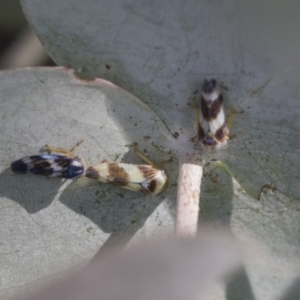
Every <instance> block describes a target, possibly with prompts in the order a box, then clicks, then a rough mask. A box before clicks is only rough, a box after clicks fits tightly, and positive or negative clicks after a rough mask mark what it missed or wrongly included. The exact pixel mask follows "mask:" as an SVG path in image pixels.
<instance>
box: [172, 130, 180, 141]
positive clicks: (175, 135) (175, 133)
mask: <svg viewBox="0 0 300 300" xmlns="http://www.w3.org/2000/svg"><path fill="white" fill-rule="evenodd" d="M173 136H174V138H175V139H177V138H178V137H179V133H178V132H177V131H175V132H174V133H173Z"/></svg>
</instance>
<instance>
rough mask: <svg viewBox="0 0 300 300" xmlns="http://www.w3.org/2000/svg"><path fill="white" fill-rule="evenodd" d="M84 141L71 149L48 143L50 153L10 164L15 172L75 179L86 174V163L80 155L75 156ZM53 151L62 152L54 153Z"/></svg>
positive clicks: (47, 148) (28, 157) (47, 147)
mask: <svg viewBox="0 0 300 300" xmlns="http://www.w3.org/2000/svg"><path fill="white" fill-rule="evenodd" d="M81 143H82V141H80V142H78V143H77V144H76V145H75V146H74V147H73V148H72V149H71V150H70V151H68V150H64V149H62V148H53V147H50V146H48V145H46V146H45V149H46V150H47V151H48V152H50V154H40V155H33V156H27V157H24V158H21V159H19V160H16V161H14V162H13V163H12V164H11V165H10V169H11V171H12V172H13V173H15V174H29V173H31V174H36V175H44V176H48V177H60V178H69V179H74V178H76V177H79V176H82V175H84V172H85V163H84V160H83V159H81V158H80V157H78V156H74V152H75V150H76V148H77V147H78V146H79V145H80V144H81ZM53 152H56V153H62V154H63V155H59V154H52V153H53Z"/></svg>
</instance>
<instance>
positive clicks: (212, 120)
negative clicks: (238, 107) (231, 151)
mask: <svg viewBox="0 0 300 300" xmlns="http://www.w3.org/2000/svg"><path fill="white" fill-rule="evenodd" d="M196 123H197V130H198V140H199V141H200V144H201V145H202V147H203V149H204V150H206V151H208V152H215V151H218V150H221V149H223V148H225V147H226V146H227V140H228V138H229V130H228V128H227V125H226V119H225V112H224V105H223V96H222V93H221V88H220V86H219V84H218V83H217V81H216V80H215V79H211V80H205V81H204V83H203V85H202V87H201V101H200V110H199V108H198V109H197V114H196Z"/></svg>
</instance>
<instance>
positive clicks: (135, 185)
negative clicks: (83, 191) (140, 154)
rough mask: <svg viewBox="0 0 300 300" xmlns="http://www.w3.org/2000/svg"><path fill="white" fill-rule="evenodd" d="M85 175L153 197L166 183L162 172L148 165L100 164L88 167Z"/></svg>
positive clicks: (165, 177)
mask: <svg viewBox="0 0 300 300" xmlns="http://www.w3.org/2000/svg"><path fill="white" fill-rule="evenodd" d="M85 175H86V176H87V177H89V178H93V179H95V180H98V181H100V182H103V183H105V182H106V183H110V184H114V185H117V186H119V187H122V188H125V189H128V190H132V191H136V192H142V193H145V194H153V195H156V194H158V193H159V192H162V191H163V190H164V189H163V187H164V186H165V184H166V181H167V176H166V175H165V173H164V171H162V170H157V169H155V168H153V167H152V166H150V165H132V164H122V163H102V164H99V165H96V166H92V167H89V168H88V169H87V170H86V174H85ZM158 175H159V176H158ZM157 179H159V181H158V182H157Z"/></svg>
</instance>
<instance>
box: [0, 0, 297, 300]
mask: <svg viewBox="0 0 300 300" xmlns="http://www.w3.org/2000/svg"><path fill="white" fill-rule="evenodd" d="M22 4H23V8H24V11H25V13H26V15H27V18H28V20H29V22H30V23H31V26H32V28H33V29H34V30H35V31H36V33H37V35H38V36H39V38H40V40H41V42H42V43H43V45H44V46H45V48H46V50H47V51H48V52H49V54H50V55H51V56H52V58H53V60H54V61H55V62H56V63H58V64H59V65H63V66H69V67H72V68H74V69H75V70H76V72H77V75H78V76H80V77H81V78H85V79H93V78H96V77H100V78H105V79H108V80H110V81H111V82H113V83H115V84H117V85H118V86H121V87H122V88H124V89H125V90H127V91H129V92H131V93H133V94H134V95H135V96H137V97H138V98H136V97H135V96H133V95H131V94H129V93H128V92H126V91H125V90H123V89H122V88H119V87H117V86H115V85H113V84H111V83H108V82H105V81H103V80H99V79H98V80H95V81H90V82H88V81H87V82H85V81H83V80H80V79H78V78H75V77H73V75H72V74H71V71H68V70H63V69H32V70H22V71H12V72H3V73H2V74H1V85H0V88H1V93H0V94H1V98H0V99H1V111H0V114H1V119H0V120H1V123H0V124H1V126H0V128H1V144H0V147H1V160H0V161H1V168H2V169H1V171H2V173H1V175H0V176H1V180H0V185H1V189H0V193H1V195H0V196H1V197H2V198H1V222H3V225H2V228H4V229H5V230H3V231H2V232H3V233H2V234H3V236H1V239H2V240H5V241H8V242H6V243H4V244H3V245H2V246H1V247H2V248H1V253H2V254H4V253H8V254H7V258H6V257H4V256H3V261H2V262H1V265H3V266H4V268H3V271H2V272H3V273H2V275H1V277H3V278H4V279H3V280H2V281H3V282H5V284H4V286H3V287H4V288H3V291H2V296H3V297H4V296H7V295H8V294H10V293H12V292H15V291H16V290H18V291H24V289H26V288H27V284H28V283H29V282H32V281H39V280H41V278H42V280H45V278H46V277H48V276H50V275H53V274H55V273H56V272H59V271H61V270H63V269H65V268H66V267H67V266H74V264H76V263H77V262H80V261H81V260H82V257H88V256H89V255H92V254H94V253H95V249H97V248H98V247H99V245H103V242H104V241H105V240H106V239H107V237H108V234H109V233H112V234H111V235H110V236H109V238H108V241H109V240H110V238H111V237H116V238H118V234H116V233H118V232H123V231H126V232H127V233H128V232H129V233H130V237H132V236H133V235H134V234H135V233H136V231H137V230H138V229H140V228H141V227H142V226H143V225H144V224H145V221H146V219H147V217H149V216H150V217H149V219H148V222H147V223H146V224H145V225H144V226H143V227H142V229H140V230H139V232H138V234H137V235H136V236H139V237H145V236H149V235H152V234H153V232H154V231H157V230H160V229H161V227H165V228H166V229H169V228H170V227H171V226H172V225H173V224H172V223H173V210H172V206H173V205H174V198H175V187H176V178H177V173H178V171H177V165H178V159H180V158H181V157H183V156H185V155H186V154H189V155H195V156H201V157H204V158H205V159H206V162H207V163H208V165H206V167H205V170H204V171H205V172H204V179H203V182H202V193H201V208H202V211H201V219H202V221H210V222H214V223H215V225H216V226H219V225H220V226H228V225H230V227H231V228H232V230H233V231H234V232H235V233H236V234H237V235H239V236H240V237H242V238H244V239H246V240H253V241H254V242H253V245H255V243H258V245H259V248H261V249H262V250H263V252H264V254H265V255H264V256H261V257H263V258H259V259H258V260H257V262H255V263H247V264H246V265H245V270H244V272H242V275H241V276H240V278H242V279H240V278H238V280H236V281H235V282H233V284H232V285H230V286H227V290H226V295H224V294H223V293H222V289H221V292H220V290H217V291H216V290H212V292H211V299H224V297H227V299H230V300H233V299H240V298H239V297H240V295H242V294H243V295H244V296H245V297H243V298H244V299H245V298H247V297H248V299H255V297H256V296H257V297H258V298H260V299H261V298H263V299H274V298H279V297H281V298H282V299H285V295H288V294H289V287H293V282H297V279H296V278H297V271H295V269H293V266H296V268H297V267H298V258H299V251H298V248H299V239H298V236H299V226H298V221H297V220H299V191H300V185H299V184H298V178H299V170H300V165H299V159H298V157H299V154H298V150H297V149H298V137H299V133H298V132H299V127H300V124H299V117H298V115H299V103H298V102H299V101H298V100H299V89H298V78H299V57H298V48H299V40H300V39H299V38H298V34H299V33H298V16H297V13H296V12H297V11H299V7H298V6H299V4H298V3H296V2H289V1H288V2H285V3H282V2H281V1H273V2H272V3H270V2H267V1H243V2H242V3H241V2H240V1H237V0H230V1H226V3H225V2H224V3H219V2H218V3H217V2H215V1H210V2H208V1H207V2H199V1H192V0H191V1H164V2H158V1H151V2H149V1H139V2H136V1H126V2H124V1H121V0H119V1H113V2H104V1H95V0H88V1H85V2H82V1H75V0H66V1H51V2H48V1H47V2H46V1H41V0H39V1H37V0H23V1H22ZM205 78H208V79H210V78H215V79H217V80H218V81H219V82H220V83H221V84H222V86H223V92H224V96H225V106H226V109H227V118H228V120H229V119H231V118H232V120H233V122H232V126H231V133H230V136H231V139H230V140H229V143H228V148H227V149H225V150H224V151H222V152H220V153H217V154H213V155H210V154H209V155H208V154H205V153H203V152H202V151H201V149H200V147H199V145H198V146H195V145H194V144H193V143H192V142H191V141H190V139H191V138H192V137H193V136H195V134H196V130H195V128H194V127H195V126H194V110H193V108H192V105H193V103H194V102H197V101H199V92H200V85H201V82H202V81H203V80H204V79H205ZM139 99H140V100H139ZM81 138H83V139H84V140H85V142H84V144H83V145H82V146H80V148H79V149H78V153H79V154H80V155H82V156H83V157H85V159H86V160H87V162H88V163H89V164H93V163H98V162H99V161H101V160H103V159H108V160H118V161H121V160H122V161H123V162H133V163H139V162H140V161H139V160H138V159H136V158H134V156H132V152H133V151H131V150H132V148H130V147H129V148H128V145H132V143H134V142H138V143H139V145H140V147H141V149H142V150H145V151H147V156H148V157H149V158H150V159H151V160H153V161H155V162H159V161H161V160H165V159H168V158H169V157H170V156H171V157H172V158H173V162H172V163H170V164H167V165H166V169H167V171H168V173H169V176H170V183H171V184H170V188H169V189H168V190H167V191H166V193H165V194H163V196H161V197H160V196H159V197H157V198H156V199H155V200H153V199H145V198H144V197H140V196H139V195H136V194H134V193H131V192H127V191H126V192H121V191H120V190H119V189H116V188H115V187H109V186H105V185H100V184H98V183H91V182H90V181H88V180H86V179H79V180H77V181H74V182H72V183H70V182H66V183H64V182H63V183H62V182H61V181H60V180H58V179H54V180H46V179H45V178H40V177H34V176H28V177H27V176H26V177H13V176H12V175H11V174H9V172H8V171H7V168H8V167H9V164H10V162H11V161H13V160H14V159H17V158H20V157H22V156H26V155H30V154H35V153H36V152H37V151H38V150H39V149H40V147H41V146H43V145H44V144H46V143H48V144H53V146H61V147H67V148H71V147H72V146H73V145H74V144H75V143H76V142H77V141H78V140H79V139H81ZM100 156H101V157H100ZM213 160H218V161H219V162H215V161H213ZM16 178H18V179H16ZM12 179H13V180H12ZM265 193H266V194H265ZM91 199H92V200H91ZM163 199H165V201H163V202H162V200H163ZM258 199H259V201H258ZM14 202H15V203H14ZM50 204H51V205H50ZM170 206H171V209H170ZM70 208H71V209H70ZM144 208H146V209H144ZM155 209H156V210H155ZM28 216H30V217H31V218H29V217H28ZM220 223H221V224H220ZM95 224H96V226H95ZM162 225H163V226H162ZM170 225H171V226H170ZM66 228H67V229H66ZM37 236H38V238H37ZM99 241H100V242H99ZM21 246H22V247H21ZM45 252H46V253H47V257H49V260H48V259H46V260H45V261H43V260H44V259H45ZM20 260H21V262H20ZM12 266H13V267H12ZM16 270H17V272H16ZM8 278H10V279H8ZM239 280H242V283H241V281H239ZM16 282H18V283H19V285H20V286H22V287H23V288H22V287H21V288H20V289H17V288H16V289H12V287H13V286H15V285H16ZM262 282H263V284H262ZM234 283H239V287H238V288H235V287H234V286H235V284H234ZM241 287H242V294H240V293H239V292H238V291H239V289H241ZM286 291H287V292H286Z"/></svg>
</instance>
